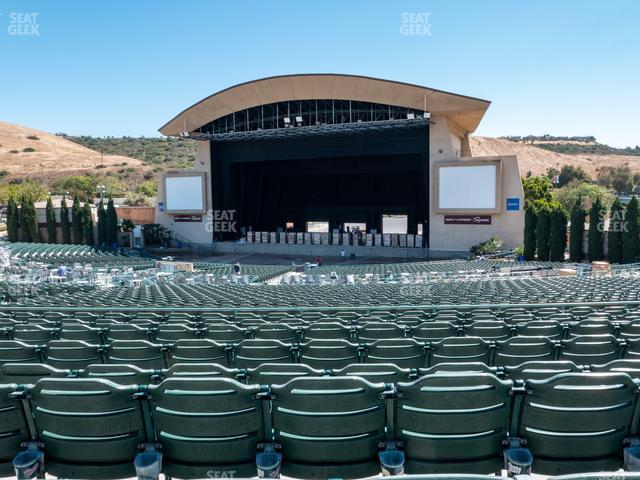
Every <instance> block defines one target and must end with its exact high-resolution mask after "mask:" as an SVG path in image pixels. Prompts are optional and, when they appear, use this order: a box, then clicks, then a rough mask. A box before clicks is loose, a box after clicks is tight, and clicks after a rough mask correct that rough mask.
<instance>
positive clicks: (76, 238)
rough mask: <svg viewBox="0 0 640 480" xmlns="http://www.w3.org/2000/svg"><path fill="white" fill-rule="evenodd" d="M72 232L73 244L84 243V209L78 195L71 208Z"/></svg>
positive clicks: (74, 198)
mask: <svg viewBox="0 0 640 480" xmlns="http://www.w3.org/2000/svg"><path fill="white" fill-rule="evenodd" d="M71 231H72V232H73V243H75V244H76V245H79V244H81V243H82V233H83V232H82V207H80V200H79V199H78V196H77V195H76V196H75V197H73V205H72V206H71Z"/></svg>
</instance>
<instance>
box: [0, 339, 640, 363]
mask: <svg viewBox="0 0 640 480" xmlns="http://www.w3.org/2000/svg"><path fill="white" fill-rule="evenodd" d="M638 358H640V339H636V340H622V339H618V338H615V337H614V336H612V335H585V336H578V337H573V338H571V339H569V340H551V339H549V338H546V337H513V338H510V339H508V340H503V341H487V340H484V339H482V338H478V337H450V338H445V339H443V340H440V341H437V342H418V341H416V340H415V339H412V338H403V339H396V340H394V339H391V340H377V341H375V342H372V343H367V344H356V343H351V342H348V341H346V340H311V341H309V342H306V343H301V344H289V343H284V342H281V341H279V340H255V339H249V340H242V341H240V342H238V343H219V342H215V341H213V340H207V339H196V340H177V341H175V342H172V343H167V344H160V343H151V342H148V341H145V340H130V341H128V340H117V341H113V342H111V343H109V344H106V345H99V344H90V343H87V342H83V341H79V340H51V341H50V342H48V343H47V344H44V345H29V344H26V343H23V342H20V341H17V340H2V341H0V364H4V363H16V362H19V363H34V362H35V363H39V362H43V363H47V364H49V365H52V366H54V367H57V368H70V369H78V368H84V367H86V366H87V365H90V364H92V363H111V364H123V363H124V364H133V365H137V366H139V367H141V368H154V369H158V368H168V367H169V366H170V365H172V364H175V363H202V362H208V363H219V364H221V365H225V366H228V367H237V368H254V367H257V366H259V365H260V364H263V363H304V364H306V365H309V366H311V367H313V368H320V369H333V368H342V367H344V366H346V365H349V364H352V363H393V364H396V365H397V366H399V367H402V368H424V367H429V366H433V365H437V364H439V363H452V362H453V363H460V362H482V363H485V364H487V365H492V366H505V365H518V364H520V363H522V362H524V361H527V360H568V361H572V362H574V363H576V364H578V365H588V364H602V363H606V362H609V361H612V360H616V359H638Z"/></svg>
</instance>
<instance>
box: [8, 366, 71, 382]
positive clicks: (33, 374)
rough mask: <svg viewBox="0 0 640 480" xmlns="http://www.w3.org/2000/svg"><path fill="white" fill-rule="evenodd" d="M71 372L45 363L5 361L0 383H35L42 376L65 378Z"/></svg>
mask: <svg viewBox="0 0 640 480" xmlns="http://www.w3.org/2000/svg"><path fill="white" fill-rule="evenodd" d="M69 373H70V372H69V371H68V370H61V369H58V368H54V367H52V366H51V365H47V364H45V363H5V364H4V365H2V366H0V384H6V383H17V384H34V383H36V382H37V381H38V380H40V379H41V378H65V377H67V376H69Z"/></svg>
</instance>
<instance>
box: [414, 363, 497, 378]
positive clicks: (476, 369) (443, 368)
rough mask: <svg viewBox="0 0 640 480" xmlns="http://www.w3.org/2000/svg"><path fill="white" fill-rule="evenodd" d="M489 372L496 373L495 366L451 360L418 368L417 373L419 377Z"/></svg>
mask: <svg viewBox="0 0 640 480" xmlns="http://www.w3.org/2000/svg"><path fill="white" fill-rule="evenodd" d="M462 372H464V373H491V374H492V375H497V374H498V368H497V367H490V366H489V365H487V364H486V363H482V362H453V363H438V364H437V365H434V366H433V367H429V368H420V369H418V375H419V376H420V377H422V376H424V375H435V374H440V373H444V374H447V373H462Z"/></svg>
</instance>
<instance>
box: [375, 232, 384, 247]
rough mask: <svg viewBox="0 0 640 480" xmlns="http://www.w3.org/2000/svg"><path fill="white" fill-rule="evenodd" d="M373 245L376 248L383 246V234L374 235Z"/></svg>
mask: <svg viewBox="0 0 640 480" xmlns="http://www.w3.org/2000/svg"><path fill="white" fill-rule="evenodd" d="M373 243H374V244H375V246H376V247H381V246H382V234H381V233H376V234H374V235H373Z"/></svg>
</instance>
